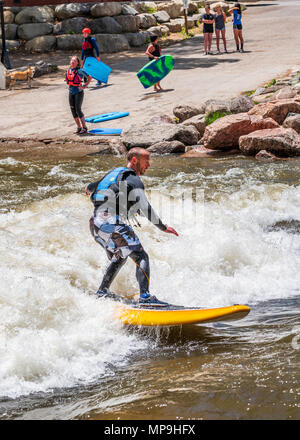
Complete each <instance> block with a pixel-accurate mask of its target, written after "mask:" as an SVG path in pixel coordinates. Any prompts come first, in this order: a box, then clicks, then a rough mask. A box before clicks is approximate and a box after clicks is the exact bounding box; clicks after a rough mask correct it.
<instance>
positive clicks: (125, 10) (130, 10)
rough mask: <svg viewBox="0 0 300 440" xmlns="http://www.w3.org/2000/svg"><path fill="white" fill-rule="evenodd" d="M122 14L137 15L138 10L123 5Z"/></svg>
mask: <svg viewBox="0 0 300 440" xmlns="http://www.w3.org/2000/svg"><path fill="white" fill-rule="evenodd" d="M122 14H123V15H137V14H138V11H137V10H136V9H134V8H133V7H132V6H129V5H122Z"/></svg>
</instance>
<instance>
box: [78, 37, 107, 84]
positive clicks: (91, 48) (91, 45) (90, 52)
mask: <svg viewBox="0 0 300 440" xmlns="http://www.w3.org/2000/svg"><path fill="white" fill-rule="evenodd" d="M82 34H83V37H84V40H83V42H82V47H81V67H83V65H84V62H85V59H86V58H87V57H93V58H96V59H97V61H100V56H99V53H100V52H99V47H98V44H97V41H96V40H95V38H93V37H91V30H90V29H89V28H84V29H82ZM95 52H96V57H95ZM101 84H102V82H101V81H97V86H101Z"/></svg>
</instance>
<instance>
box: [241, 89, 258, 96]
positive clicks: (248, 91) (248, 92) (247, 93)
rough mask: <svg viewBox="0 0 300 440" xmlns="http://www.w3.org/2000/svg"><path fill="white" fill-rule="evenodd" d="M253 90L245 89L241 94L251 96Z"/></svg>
mask: <svg viewBox="0 0 300 440" xmlns="http://www.w3.org/2000/svg"><path fill="white" fill-rule="evenodd" d="M254 92H255V90H246V92H244V93H243V95H246V96H252V95H253V93H254Z"/></svg>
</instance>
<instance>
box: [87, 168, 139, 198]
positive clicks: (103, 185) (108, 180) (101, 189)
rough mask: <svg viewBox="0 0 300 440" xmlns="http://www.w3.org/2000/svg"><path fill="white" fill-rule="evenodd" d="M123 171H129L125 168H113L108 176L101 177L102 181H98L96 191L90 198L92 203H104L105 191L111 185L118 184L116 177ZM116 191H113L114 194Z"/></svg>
mask: <svg viewBox="0 0 300 440" xmlns="http://www.w3.org/2000/svg"><path fill="white" fill-rule="evenodd" d="M124 171H129V170H128V168H126V167H119V168H115V169H114V170H112V171H110V172H109V173H108V174H106V175H105V176H104V177H103V179H101V180H100V182H99V183H98V186H97V188H96V190H95V191H94V192H93V194H92V196H91V200H92V202H94V203H95V202H96V203H97V202H100V204H101V202H104V201H105V198H106V197H107V195H106V194H105V191H107V190H108V189H109V188H110V187H111V186H112V185H114V184H118V177H119V176H120V174H121V173H123V172H124ZM129 172H130V171H129ZM112 189H113V188H112ZM116 190H117V188H116ZM116 190H115V192H116Z"/></svg>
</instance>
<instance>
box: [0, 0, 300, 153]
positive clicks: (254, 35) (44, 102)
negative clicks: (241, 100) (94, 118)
mask: <svg viewBox="0 0 300 440" xmlns="http://www.w3.org/2000/svg"><path fill="white" fill-rule="evenodd" d="M283 17H284V20H283ZM299 19H300V4H299V2H297V1H296V0H279V1H278V2H266V3H261V2H260V3H257V4H253V3H252V4H249V7H248V9H247V12H246V13H245V14H244V18H243V25H244V30H243V32H244V38H245V49H246V53H236V52H234V47H235V45H234V40H233V35H232V24H231V23H228V24H227V39H228V49H229V53H228V54H221V55H211V56H203V36H202V35H198V36H195V37H193V38H190V39H187V40H184V41H182V42H179V43H176V44H174V45H171V46H169V47H168V48H166V49H164V53H170V54H172V55H173V56H174V58H175V68H174V71H173V72H172V73H171V74H170V75H169V76H168V77H167V78H165V80H164V81H163V84H162V85H163V86H164V88H165V90H164V92H162V93H159V94H158V93H153V91H152V90H144V89H143V88H142V86H141V85H140V84H139V82H138V80H137V78H136V75H135V73H136V72H137V71H138V70H139V69H140V68H141V66H142V65H144V64H145V61H146V59H145V56H144V54H143V51H141V50H138V51H134V52H130V53H123V54H116V55H107V56H103V60H104V61H105V62H107V63H108V64H110V65H111V66H112V68H113V71H112V74H111V76H110V82H109V84H108V85H107V86H105V87H101V88H99V89H98V88H95V87H93V86H90V88H89V89H88V90H87V91H86V93H85V99H84V105H83V109H84V112H85V115H86V116H89V115H92V114H98V113H106V112H111V111H129V112H130V116H129V117H127V118H124V119H121V120H118V121H108V122H107V123H105V124H102V125H101V127H114V128H123V129H126V128H128V127H129V126H131V125H132V124H139V123H142V122H145V121H147V120H148V119H149V118H150V117H152V116H153V115H156V114H161V113H167V114H170V115H172V109H173V107H174V106H175V105H177V104H181V103H184V104H191V105H197V104H199V103H201V102H204V101H205V100H207V99H210V98H220V99H229V98H233V97H235V96H238V95H239V94H241V93H242V92H244V91H246V90H252V89H254V88H256V87H258V86H259V85H261V84H263V83H265V82H267V81H269V80H270V79H272V78H276V77H279V76H280V75H284V74H285V73H286V72H287V71H288V70H289V69H293V68H295V67H296V66H297V65H298V66H299V64H300V55H299V54H298V55H297V52H295V50H296V42H297V41H299V39H300V28H299V26H298V24H299ZM287 23H288V28H289V29H293V34H292V38H291V33H290V32H287ZM221 47H222V44H221ZM215 50H216V46H215V42H214V43H213V51H215ZM69 55H70V54H63V53H53V54H49V55H45V54H44V55H39V56H34V57H33V56H31V55H25V54H24V55H21V54H19V56H18V55H16V56H15V57H16V58H14V57H12V64H13V66H16V67H17V66H22V65H25V64H26V63H29V62H31V61H32V60H37V59H44V60H45V61H49V62H54V63H56V64H58V66H59V71H58V72H57V73H55V74H51V75H49V76H47V77H41V78H38V79H37V80H36V81H34V86H33V88H32V89H30V90H29V89H26V88H24V86H18V87H19V88H16V90H14V91H12V92H9V91H7V90H6V91H1V92H0V104H1V107H2V109H3V110H4V111H3V114H2V115H1V122H0V130H1V138H2V142H1V151H2V152H1V157H7V156H15V155H18V156H19V155H20V154H21V153H22V151H23V153H22V154H24V155H25V156H30V157H32V155H34V157H43V158H50V157H54V156H55V157H80V156H82V155H85V154H89V153H95V152H96V150H97V148H98V144H99V143H100V144H101V146H102V147H103V148H104V149H105V148H106V147H104V145H108V142H107V140H105V139H103V138H95V137H93V138H90V137H88V138H85V139H84V140H82V139H80V141H79V140H78V137H76V136H75V135H73V134H72V132H73V130H74V122H73V119H72V116H71V113H70V109H69V106H68V99H67V93H68V92H67V88H66V85H65V83H64V81H63V72H64V69H65V66H66V65H67V63H68V59H69ZM92 84H93V83H92ZM90 127H91V126H90ZM7 139H10V141H9V142H8V141H7ZM98 150H99V148H98Z"/></svg>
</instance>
